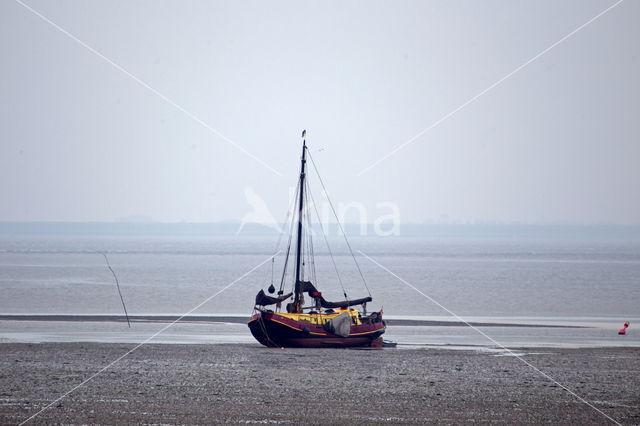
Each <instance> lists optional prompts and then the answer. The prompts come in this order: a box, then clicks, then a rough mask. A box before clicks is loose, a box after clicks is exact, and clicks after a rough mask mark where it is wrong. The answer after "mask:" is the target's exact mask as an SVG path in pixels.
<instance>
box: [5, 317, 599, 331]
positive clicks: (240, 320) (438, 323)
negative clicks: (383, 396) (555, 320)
mask: <svg viewBox="0 0 640 426" xmlns="http://www.w3.org/2000/svg"><path fill="white" fill-rule="evenodd" d="M178 318H180V316H179V315H129V319H130V320H131V322H145V323H166V322H174V321H176V320H177V319H178ZM248 319H249V318H248V317H242V316H234V315H228V316H212V315H188V316H185V317H184V318H182V319H181V320H180V322H183V323H234V324H245V323H246V322H247V321H248ZM0 321H62V322H126V321H127V319H126V317H125V316H124V315H84V314H79V315H66V314H64V315H63V314H29V315H24V314H15V315H11V314H4V315H0ZM386 321H387V323H388V324H389V325H390V326H426V327H452V326H453V327H460V326H465V325H467V323H465V322H462V321H442V320H413V319H386ZM468 324H470V325H472V326H474V327H544V328H589V327H584V326H576V325H549V324H515V323H496V322H469V323H468Z"/></svg>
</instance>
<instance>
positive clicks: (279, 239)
mask: <svg viewBox="0 0 640 426" xmlns="http://www.w3.org/2000/svg"><path fill="white" fill-rule="evenodd" d="M293 203H294V204H290V205H289V208H288V210H287V214H286V215H285V217H284V221H283V222H282V226H283V228H282V232H279V233H278V241H277V242H276V248H275V249H274V250H273V253H276V252H277V251H279V249H280V243H281V242H282V236H283V235H284V234H285V228H284V226H286V225H287V223H288V222H289V215H290V214H291V212H292V209H293V208H294V206H295V197H294V200H293ZM275 260H276V259H275V257H274V258H272V259H271V284H273V263H274V262H275Z"/></svg>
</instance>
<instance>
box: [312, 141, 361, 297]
mask: <svg viewBox="0 0 640 426" xmlns="http://www.w3.org/2000/svg"><path fill="white" fill-rule="evenodd" d="M307 153H308V154H309V158H310V159H311V164H313V169H314V170H315V172H316V176H318V180H319V181H320V185H322V190H323V191H324V196H325V197H326V199H327V201H329V206H331V211H332V212H333V215H334V216H335V218H336V222H338V227H340V232H342V236H343V237H344V241H345V242H346V243H347V247H348V248H349V253H351V257H352V258H353V262H354V263H355V264H356V268H358V273H359V274H360V278H362V282H363V283H364V286H365V288H366V289H367V293H369V297H371V290H369V286H368V285H367V280H365V279H364V274H363V273H362V269H360V265H359V264H358V261H357V260H356V256H355V255H354V254H353V250H352V249H351V244H349V240H348V239H347V234H346V233H345V232H344V228H343V227H342V224H341V223H340V219H338V214H337V213H336V209H335V208H334V207H333V203H332V202H331V198H329V193H328V192H327V188H325V186H324V182H323V181H322V177H320V173H319V172H318V168H317V167H316V162H315V161H313V156H312V155H311V152H309V150H307Z"/></svg>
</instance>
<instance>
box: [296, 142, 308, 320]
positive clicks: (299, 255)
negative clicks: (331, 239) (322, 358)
mask: <svg viewBox="0 0 640 426" xmlns="http://www.w3.org/2000/svg"><path fill="white" fill-rule="evenodd" d="M306 133H307V131H306V130H303V131H302V160H301V166H300V190H299V191H298V196H299V197H300V198H299V202H298V241H297V249H296V285H295V298H294V300H293V306H294V307H295V310H296V311H297V312H300V311H301V309H300V297H301V296H302V282H301V280H300V272H301V267H302V265H301V262H302V212H303V209H304V177H305V176H304V175H305V173H304V166H305V163H306V159H305V156H306V155H305V154H306V150H307V141H306V139H305V138H304V137H305V135H306Z"/></svg>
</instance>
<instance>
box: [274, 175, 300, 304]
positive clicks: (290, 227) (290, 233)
mask: <svg viewBox="0 0 640 426" xmlns="http://www.w3.org/2000/svg"><path fill="white" fill-rule="evenodd" d="M298 193H299V188H298V185H296V192H295V195H294V196H293V205H292V207H291V210H290V212H293V209H294V208H295V205H296V201H297V200H298ZM295 218H296V215H295V212H294V214H292V215H291V222H290V225H289V242H288V243H287V254H286V256H285V258H284V268H283V269H282V278H281V279H280V289H279V290H278V292H279V293H280V292H282V291H284V281H285V279H286V277H287V267H288V265H289V254H290V253H291V239H292V238H293V221H294V220H295Z"/></svg>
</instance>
